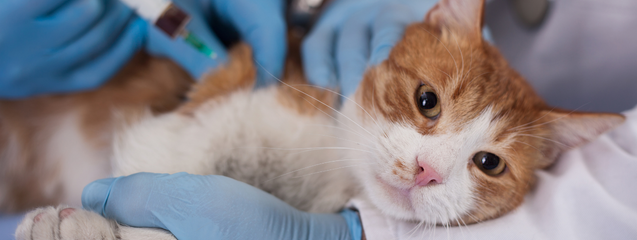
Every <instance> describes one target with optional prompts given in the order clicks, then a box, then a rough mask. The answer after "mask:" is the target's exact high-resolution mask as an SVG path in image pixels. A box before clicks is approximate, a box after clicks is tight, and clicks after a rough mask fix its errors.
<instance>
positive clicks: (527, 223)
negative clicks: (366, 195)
mask: <svg viewBox="0 0 637 240" xmlns="http://www.w3.org/2000/svg"><path fill="white" fill-rule="evenodd" d="M624 114H625V115H626V116H627V120H626V123H624V124H623V125H621V126H619V127H618V128H617V129H615V130H613V131H611V132H609V133H606V134H604V135H602V136H601V137H600V138H598V139H597V140H595V141H593V142H591V143H589V144H586V145H584V146H581V147H579V148H576V149H573V150H571V151H568V152H566V153H564V154H563V155H562V156H561V158H560V159H559V160H558V162H557V163H556V164H555V165H554V166H553V167H551V168H550V169H547V170H543V171H538V172H537V173H536V174H537V176H538V182H537V186H536V188H535V189H534V190H532V191H531V192H529V193H528V194H527V196H526V198H525V202H524V203H523V204H522V205H521V206H520V207H519V208H517V209H515V210H514V211H512V212H510V213H508V214H506V215H504V216H502V217H500V218H497V219H493V220H488V221H484V222H481V223H478V224H473V225H468V226H466V227H465V226H462V227H450V228H449V229H445V228H444V227H435V228H431V227H429V228H427V229H424V227H420V228H419V229H418V230H416V231H411V230H413V229H414V228H415V227H416V223H412V222H405V221H398V220H394V219H391V218H387V217H384V216H383V215H382V214H381V213H380V212H379V211H378V209H376V208H374V207H373V206H372V205H371V204H370V203H368V202H365V201H364V200H361V199H355V200H353V201H352V203H353V205H354V206H355V207H356V208H358V210H359V211H360V214H361V220H362V223H363V229H364V230H365V235H366V236H367V239H369V240H389V239H401V240H402V239H538V240H539V239H578V240H579V239H637V107H635V108H633V109H632V110H630V111H627V112H625V113H624ZM410 231H411V232H410Z"/></svg>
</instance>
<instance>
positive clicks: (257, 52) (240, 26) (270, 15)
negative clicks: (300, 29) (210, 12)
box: [225, 0, 287, 87]
mask: <svg viewBox="0 0 637 240" xmlns="http://www.w3.org/2000/svg"><path fill="white" fill-rule="evenodd" d="M225 4H226V7H227V11H225V12H226V14H225V17H226V19H229V20H230V21H231V22H232V23H233V25H234V26H235V27H236V28H237V30H238V32H239V34H241V36H242V38H243V39H244V40H245V41H246V42H248V44H250V46H252V49H253V50H254V54H253V55H254V60H255V61H256V63H257V67H258V68H257V87H258V86H266V85H269V84H272V83H276V82H277V79H276V78H280V77H281V73H282V72H283V64H284V60H285V53H286V46H287V43H286V42H287V41H286V32H285V31H286V25H285V20H284V14H283V9H284V7H283V1H281V0H277V1H251V2H249V3H248V2H247V1H245V0H244V1H230V2H228V3H225Z"/></svg>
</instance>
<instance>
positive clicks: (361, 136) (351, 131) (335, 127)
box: [308, 124, 374, 144]
mask: <svg viewBox="0 0 637 240" xmlns="http://www.w3.org/2000/svg"><path fill="white" fill-rule="evenodd" d="M308 126H321V127H331V128H334V129H338V130H342V131H346V132H349V133H352V134H354V135H356V136H359V137H360V138H361V139H364V140H367V141H368V142H369V143H372V144H373V143H374V142H372V141H371V140H369V139H368V138H366V137H365V136H363V135H360V134H358V133H357V132H355V131H353V130H349V129H346V128H342V127H338V126H331V125H323V124H308Z"/></svg>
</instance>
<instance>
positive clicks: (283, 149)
mask: <svg viewBox="0 0 637 240" xmlns="http://www.w3.org/2000/svg"><path fill="white" fill-rule="evenodd" d="M240 148H261V149H269V150H281V151H297V150H298V151H318V150H350V151H351V150H354V151H361V152H367V153H371V154H375V153H374V152H370V151H367V150H364V149H357V148H349V147H307V148H273V147H240Z"/></svg>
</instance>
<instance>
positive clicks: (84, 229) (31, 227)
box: [15, 206, 175, 240]
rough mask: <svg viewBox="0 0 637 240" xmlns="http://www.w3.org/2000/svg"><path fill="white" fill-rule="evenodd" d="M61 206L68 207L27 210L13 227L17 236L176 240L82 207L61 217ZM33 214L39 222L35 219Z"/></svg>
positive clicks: (26, 238) (21, 238) (22, 239)
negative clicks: (104, 216) (16, 225)
mask: <svg viewBox="0 0 637 240" xmlns="http://www.w3.org/2000/svg"><path fill="white" fill-rule="evenodd" d="M64 209H67V207H64V206H59V207H45V208H39V209H36V210H33V211H31V212H29V213H28V214H27V215H26V216H25V217H24V220H22V223H21V224H20V226H18V229H17V230H16V233H15V236H16V239H17V240H35V239H56V240H57V239H60V240H62V239H86V240H93V239H95V240H118V239H134V240H151V239H153V240H175V237H174V236H173V235H172V234H170V233H169V232H166V231H163V230H160V229H150V228H146V229H144V228H132V227H126V226H121V225H119V224H117V223H115V221H112V220H107V219H105V218H103V217H102V216H100V215H99V214H97V213H94V212H91V211H87V210H82V209H74V212H73V213H72V214H70V215H69V216H67V217H66V218H64V219H63V218H61V214H60V212H61V211H62V210H64ZM36 216H38V217H37V218H38V219H39V220H38V221H36V220H35V218H36Z"/></svg>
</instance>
